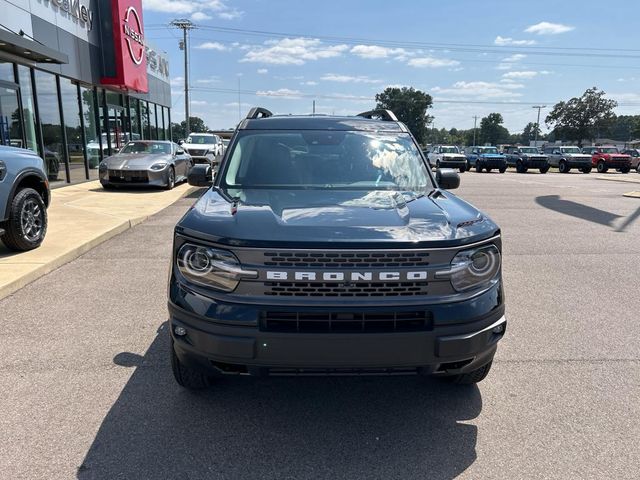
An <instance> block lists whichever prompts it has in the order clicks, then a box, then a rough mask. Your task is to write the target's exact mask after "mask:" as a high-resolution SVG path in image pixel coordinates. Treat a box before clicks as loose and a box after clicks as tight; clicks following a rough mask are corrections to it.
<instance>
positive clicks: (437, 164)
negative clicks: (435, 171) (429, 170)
mask: <svg viewBox="0 0 640 480" xmlns="http://www.w3.org/2000/svg"><path fill="white" fill-rule="evenodd" d="M436 168H440V160H436Z"/></svg>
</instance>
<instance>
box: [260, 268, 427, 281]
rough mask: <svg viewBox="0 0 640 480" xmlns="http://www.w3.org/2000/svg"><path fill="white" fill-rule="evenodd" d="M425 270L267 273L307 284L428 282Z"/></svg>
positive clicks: (269, 275) (268, 278)
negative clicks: (318, 282)
mask: <svg viewBox="0 0 640 480" xmlns="http://www.w3.org/2000/svg"><path fill="white" fill-rule="evenodd" d="M427 277H428V275H427V272H426V271H425V270H418V271H411V272H322V273H318V272H271V271H268V272H267V280H302V281H307V282H314V281H323V282H344V281H345V280H348V281H351V282H367V281H371V280H374V279H375V280H381V281H390V280H391V281H393V280H398V281H402V280H411V281H420V280H427Z"/></svg>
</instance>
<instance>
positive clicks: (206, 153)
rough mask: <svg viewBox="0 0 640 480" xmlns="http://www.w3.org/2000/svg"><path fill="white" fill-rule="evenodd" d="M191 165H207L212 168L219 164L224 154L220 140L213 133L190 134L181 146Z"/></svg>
mask: <svg viewBox="0 0 640 480" xmlns="http://www.w3.org/2000/svg"><path fill="white" fill-rule="evenodd" d="M182 148H184V149H185V151H186V152H187V153H189V155H191V158H193V163H194V164H196V163H209V164H210V165H211V166H212V167H213V166H215V165H217V164H218V163H220V157H221V156H222V154H223V153H224V146H223V145H222V139H221V138H220V137H219V136H218V135H215V134H213V133H191V134H189V137H188V138H187V141H186V142H184V143H183V144H182Z"/></svg>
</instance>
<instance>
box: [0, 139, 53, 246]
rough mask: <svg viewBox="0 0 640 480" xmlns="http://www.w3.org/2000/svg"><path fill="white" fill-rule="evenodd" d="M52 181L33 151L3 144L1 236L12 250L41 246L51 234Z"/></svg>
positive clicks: (0, 162)
mask: <svg viewBox="0 0 640 480" xmlns="http://www.w3.org/2000/svg"><path fill="white" fill-rule="evenodd" d="M49 197H50V194H49V181H48V180H47V174H46V173H45V169H44V161H43V160H42V158H40V157H38V156H37V155H36V154H35V153H33V152H32V151H31V150H26V149H24V148H15V147H5V146H0V239H2V242H3V243H4V244H5V245H6V246H7V247H8V248H10V249H11V250H16V251H24V250H32V249H34V248H36V247H39V246H40V244H41V243H42V241H43V240H44V236H45V235H46V233H47V207H48V205H49Z"/></svg>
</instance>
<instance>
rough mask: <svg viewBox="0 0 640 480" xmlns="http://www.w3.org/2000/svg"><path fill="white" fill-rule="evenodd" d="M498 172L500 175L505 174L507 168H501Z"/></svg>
mask: <svg viewBox="0 0 640 480" xmlns="http://www.w3.org/2000/svg"><path fill="white" fill-rule="evenodd" d="M498 171H499V172H500V173H504V172H506V171H507V167H502V168H500V169H498Z"/></svg>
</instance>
